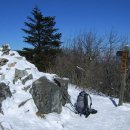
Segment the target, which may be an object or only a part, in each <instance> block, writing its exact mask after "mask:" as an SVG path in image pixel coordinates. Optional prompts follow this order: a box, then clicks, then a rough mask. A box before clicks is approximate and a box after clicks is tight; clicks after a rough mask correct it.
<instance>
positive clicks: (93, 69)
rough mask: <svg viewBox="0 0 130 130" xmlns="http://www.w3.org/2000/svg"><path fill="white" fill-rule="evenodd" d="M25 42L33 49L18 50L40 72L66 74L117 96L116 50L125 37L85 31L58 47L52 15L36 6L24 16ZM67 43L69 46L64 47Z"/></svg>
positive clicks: (78, 82)
mask: <svg viewBox="0 0 130 130" xmlns="http://www.w3.org/2000/svg"><path fill="white" fill-rule="evenodd" d="M27 19H28V22H25V25H26V27H27V28H26V29H22V30H23V31H24V32H25V33H26V34H27V35H26V36H25V37H24V41H25V42H27V43H28V44H31V45H32V48H23V50H21V51H19V53H20V54H21V55H23V56H25V57H26V58H27V60H29V61H30V62H32V63H33V64H35V65H36V66H37V67H38V69H39V70H40V71H43V72H49V73H56V74H58V75H59V76H62V77H68V78H69V79H70V81H71V83H73V84H76V85H78V86H81V87H83V88H88V89H91V90H94V91H97V92H99V93H100V92H102V93H104V94H106V95H108V96H113V97H119V90H120V89H119V88H120V85H121V84H120V80H121V71H120V59H119V57H117V56H116V55H115V54H116V51H117V50H120V49H121V48H122V47H123V46H124V44H127V38H126V37H122V36H119V35H118V34H117V33H114V31H110V33H109V34H108V35H107V36H99V35H97V34H96V33H94V32H85V33H82V34H80V35H78V36H75V37H74V38H73V39H72V40H70V41H69V42H68V43H64V47H61V44H62V42H61V33H58V29H57V28H55V24H56V22H55V17H51V16H43V14H42V12H41V11H40V10H39V9H38V8H37V7H36V8H34V9H33V10H32V17H27ZM67 45H68V46H67ZM127 72H128V73H127V86H126V90H125V97H124V98H125V99H124V100H125V101H130V94H129V93H130V86H129V84H130V81H129V70H128V71H127Z"/></svg>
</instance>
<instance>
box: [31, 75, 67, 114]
mask: <svg viewBox="0 0 130 130" xmlns="http://www.w3.org/2000/svg"><path fill="white" fill-rule="evenodd" d="M67 89H68V79H61V78H54V81H49V80H48V79H47V78H46V77H44V76H43V77H41V78H39V79H38V80H36V81H35V82H34V83H33V84H32V89H31V91H30V93H31V94H32V97H33V100H34V102H35V104H36V106H37V108H38V111H39V112H40V113H43V114H48V113H51V112H57V113H61V111H62V106H63V105H65V103H66V102H67V101H68V99H69V96H68V92H67Z"/></svg>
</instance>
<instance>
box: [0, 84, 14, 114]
mask: <svg viewBox="0 0 130 130" xmlns="http://www.w3.org/2000/svg"><path fill="white" fill-rule="evenodd" d="M11 96H12V94H11V91H10V89H9V86H7V85H6V84H5V83H0V113H2V110H1V106H2V101H3V100H5V99H6V98H7V97H11Z"/></svg>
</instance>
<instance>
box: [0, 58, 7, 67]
mask: <svg viewBox="0 0 130 130" xmlns="http://www.w3.org/2000/svg"><path fill="white" fill-rule="evenodd" d="M7 62H8V60H7V59H5V58H0V66H3V65H6V63H7Z"/></svg>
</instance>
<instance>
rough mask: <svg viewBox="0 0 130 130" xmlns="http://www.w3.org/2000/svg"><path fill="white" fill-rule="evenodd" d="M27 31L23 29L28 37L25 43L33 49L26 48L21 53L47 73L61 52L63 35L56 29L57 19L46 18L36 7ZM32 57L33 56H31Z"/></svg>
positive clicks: (26, 23) (25, 38)
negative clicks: (46, 70)
mask: <svg viewBox="0 0 130 130" xmlns="http://www.w3.org/2000/svg"><path fill="white" fill-rule="evenodd" d="M27 19H28V20H29V22H25V26H27V29H22V30H23V31H24V32H25V33H26V34H27V36H25V37H24V42H27V43H28V44H30V45H32V46H33V49H28V48H24V49H23V51H21V54H23V55H24V56H25V57H26V58H27V59H28V60H30V61H31V62H33V63H34V64H35V65H36V66H37V67H38V68H39V70H41V71H45V69H47V68H48V67H50V65H52V64H53V63H54V60H55V57H56V55H57V54H58V53H59V52H60V51H61V50H60V45H61V41H60V38H61V33H57V31H58V29H57V28H55V27H54V26H55V24H56V22H55V17H50V16H48V17H45V16H43V15H42V12H41V11H40V10H39V9H38V8H37V7H36V8H34V9H33V10H32V17H27ZM29 55H31V56H29Z"/></svg>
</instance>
